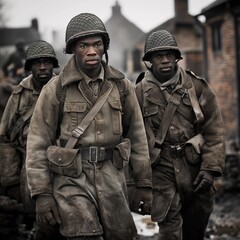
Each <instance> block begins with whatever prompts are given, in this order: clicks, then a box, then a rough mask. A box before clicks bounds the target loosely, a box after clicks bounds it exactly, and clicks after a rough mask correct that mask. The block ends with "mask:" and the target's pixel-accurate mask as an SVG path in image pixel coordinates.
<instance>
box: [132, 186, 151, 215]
mask: <svg viewBox="0 0 240 240" xmlns="http://www.w3.org/2000/svg"><path fill="white" fill-rule="evenodd" d="M151 207H152V189H151V188H144V187H139V188H136V192H135V196H134V199H133V203H132V211H133V212H135V213H138V214H141V215H146V214H150V212H151Z"/></svg>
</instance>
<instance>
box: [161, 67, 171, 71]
mask: <svg viewBox="0 0 240 240" xmlns="http://www.w3.org/2000/svg"><path fill="white" fill-rule="evenodd" d="M171 70H172V68H171V67H163V68H161V71H162V72H169V71H171Z"/></svg>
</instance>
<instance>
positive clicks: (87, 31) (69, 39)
mask: <svg viewBox="0 0 240 240" xmlns="http://www.w3.org/2000/svg"><path fill="white" fill-rule="evenodd" d="M96 35H101V36H102V38H103V44H104V51H105V52H106V51H107V49H108V48H109V43H110V39H109V35H108V33H107V31H106V28H105V26H104V24H103V22H102V21H101V19H100V18H98V17H97V16H96V15H94V14H92V13H81V14H79V15H77V16H75V17H73V18H72V19H71V20H70V22H69V23H68V25H67V29H66V36H65V41H66V49H65V52H66V53H70V54H71V53H72V50H71V45H72V43H73V42H74V41H76V40H77V39H79V38H82V37H89V36H96Z"/></svg>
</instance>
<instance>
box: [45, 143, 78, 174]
mask: <svg viewBox="0 0 240 240" xmlns="http://www.w3.org/2000/svg"><path fill="white" fill-rule="evenodd" d="M47 158H48V160H49V168H50V170H51V171H52V172H53V173H55V174H61V175H64V176H69V177H73V178H77V177H79V176H80V174H81V172H82V162H81V155H80V154H79V149H69V148H63V147H59V146H50V147H48V149H47Z"/></svg>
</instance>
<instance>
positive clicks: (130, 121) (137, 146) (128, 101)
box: [123, 81, 152, 187]
mask: <svg viewBox="0 0 240 240" xmlns="http://www.w3.org/2000/svg"><path fill="white" fill-rule="evenodd" d="M126 83H127V94H126V98H125V101H124V106H123V109H124V115H123V127H124V130H125V131H126V129H127V133H126V136H127V137H128V138H129V139H130V140H131V146H132V149H131V157H130V168H131V170H132V176H133V179H134V182H135V184H136V186H137V187H152V172H151V162H150V158H149V151H148V143H147V138H146V132H145V127H144V122H143V117H142V113H141V109H140V106H139V104H138V101H137V97H136V93H135V88H134V86H133V85H132V83H131V82H130V81H129V82H127V81H126Z"/></svg>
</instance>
